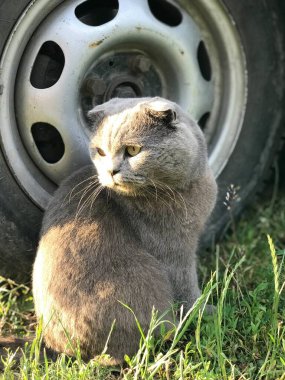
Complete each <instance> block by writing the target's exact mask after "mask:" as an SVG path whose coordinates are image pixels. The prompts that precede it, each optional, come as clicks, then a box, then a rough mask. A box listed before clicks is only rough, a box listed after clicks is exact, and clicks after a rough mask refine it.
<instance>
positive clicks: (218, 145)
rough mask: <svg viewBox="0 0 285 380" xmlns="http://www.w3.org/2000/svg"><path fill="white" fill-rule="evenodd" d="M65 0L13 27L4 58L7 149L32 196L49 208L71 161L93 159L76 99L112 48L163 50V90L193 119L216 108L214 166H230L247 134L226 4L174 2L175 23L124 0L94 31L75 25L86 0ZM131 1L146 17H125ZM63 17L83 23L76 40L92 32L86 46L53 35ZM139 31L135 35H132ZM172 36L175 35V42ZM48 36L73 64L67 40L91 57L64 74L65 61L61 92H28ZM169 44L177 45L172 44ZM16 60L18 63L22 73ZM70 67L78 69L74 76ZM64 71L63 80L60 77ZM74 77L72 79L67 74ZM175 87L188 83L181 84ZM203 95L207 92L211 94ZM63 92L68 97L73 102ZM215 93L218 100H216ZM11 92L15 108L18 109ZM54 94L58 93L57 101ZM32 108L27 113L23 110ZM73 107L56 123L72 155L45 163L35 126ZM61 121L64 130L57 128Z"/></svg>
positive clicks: (210, 130) (41, 7)
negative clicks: (206, 61) (206, 64)
mask: <svg viewBox="0 0 285 380" xmlns="http://www.w3.org/2000/svg"><path fill="white" fill-rule="evenodd" d="M60 3H62V1H52V2H51V1H47V0H38V1H37V2H35V4H34V5H32V6H30V8H29V9H28V11H26V12H25V13H24V14H23V15H22V17H21V18H20V20H19V21H18V23H17V25H16V26H15V31H14V33H12V34H11V38H10V39H9V41H8V43H7V45H6V48H5V51H4V54H3V56H2V60H1V64H0V67H1V69H2V73H3V74H2V82H3V88H4V91H3V94H2V96H1V97H0V102H1V103H0V109H1V111H0V122H1V141H2V148H3V151H4V153H5V156H6V159H7V161H8V163H9V165H10V167H11V169H12V171H13V173H14V175H15V177H16V178H17V180H18V182H19V184H20V185H21V187H22V188H23V189H24V190H25V191H26V192H27V194H28V195H29V196H30V197H31V199H32V200H33V201H34V202H35V203H36V204H37V205H38V206H40V207H41V208H43V209H44V208H45V207H46V205H47V204H48V201H49V199H50V197H51V196H52V193H53V191H54V189H55V188H56V185H55V184H56V183H58V182H59V181H60V179H61V178H62V177H64V176H66V175H67V174H68V173H70V172H71V171H73V170H74V168H75V167H79V166H81V165H83V164H84V163H87V162H88V157H87V155H86V154H85V153H84V152H87V149H86V148H87V133H86V122H85V120H84V116H83V112H82V107H81V98H80V96H81V95H80V89H81V87H82V83H83V82H84V80H85V79H86V77H87V76H88V75H89V73H90V71H92V67H93V66H94V62H95V64H96V62H97V61H99V60H100V59H102V57H104V56H108V54H111V53H110V52H114V51H115V52H116V53H118V52H119V51H128V49H129V51H132V52H134V51H138V52H139V54H141V53H142V54H145V55H148V56H151V57H152V59H154V60H155V57H156V53H157V52H160V54H158V55H160V56H161V59H160V60H159V59H158V61H157V62H158V63H156V64H157V66H158V69H157V70H158V71H159V70H160V73H159V74H160V75H161V83H162V88H164V90H163V91H162V93H161V94H159V95H162V96H166V97H169V98H171V100H174V101H177V102H178V103H179V104H180V105H181V106H182V107H183V108H185V109H186V110H188V111H189V112H190V113H191V114H192V115H194V117H195V118H196V119H197V120H198V119H200V118H201V116H203V115H205V114H207V112H209V113H210V117H209V120H208V124H207V127H206V129H205V134H206V137H207V139H208V142H209V160H210V164H211V166H212V168H213V171H214V173H215V175H216V177H217V176H218V175H219V174H220V173H221V172H222V170H223V168H224V167H225V165H226V164H227V162H228V160H229V158H230V155H231V153H232V151H233V149H234V146H235V143H236V141H237V139H238V136H239V133H240V130H241V126H242V122H243V114H244V110H245V105H246V86H247V81H246V65H245V58H244V54H243V50H242V45H241V42H240V39H239V36H238V33H237V31H236V29H235V27H234V24H233V22H232V20H231V17H230V15H229V13H228V12H227V10H226V9H225V8H224V7H223V6H222V4H220V2H218V1H215V2H211V4H210V5H209V4H208V2H207V1H206V0H200V1H199V2H198V1H196V2H191V3H190V2H188V1H182V0H180V1H179V3H174V2H173V4H174V5H175V7H176V8H177V9H178V10H179V12H181V14H182V16H183V22H181V23H180V24H179V25H178V26H170V25H167V24H165V20H164V21H163V22H162V21H160V20H157V18H156V17H155V16H154V14H153V13H152V12H151V11H147V10H148V9H149V3H148V2H147V1H145V0H140V1H139V2H136V3H135V5H134V2H132V1H131V0H120V1H119V11H118V12H117V15H116V16H115V17H114V18H113V19H112V20H111V21H108V22H106V23H104V24H103V25H100V26H96V27H94V28H93V31H92V32H91V29H92V27H90V26H86V25H85V24H83V23H82V22H78V20H77V21H76V17H75V12H74V10H75V9H76V7H77V6H78V5H79V4H81V3H83V1H79V0H76V1H66V2H64V3H63V4H60ZM132 6H136V11H137V12H138V9H140V12H141V14H140V16H141V17H139V18H138V19H139V20H140V21H134V22H131V23H130V22H127V21H126V20H128V16H129V14H130V13H129V12H130V10H131V11H133V9H132V8H131V7H132ZM120 12H121V13H120ZM205 15H206V16H205ZM46 17H47V20H46V21H45V22H46V23H47V22H48V23H49V25H50V27H49V28H45V26H44V25H45V24H44V22H43V23H42V20H43V19H44V18H46ZM68 17H70V18H68ZM60 19H61V20H62V21H61V22H60V21H59V20H60ZM51 20H52V21H51ZM63 20H64V21H63ZM185 20H186V21H185ZM64 22H65V23H67V24H68V22H69V28H72V23H74V22H78V29H79V32H78V35H76V38H77V40H78V41H79V40H80V38H81V37H82V35H85V34H84V33H86V35H87V34H88V38H87V37H86V40H85V42H84V44H85V45H84V44H83V43H82V42H78V44H77V45H76V44H75V43H74V40H76V38H73V40H72V41H70V40H69V39H68V38H69V36H68V33H66V31H65V33H64V34H63V36H61V37H60V38H61V41H59V40H56V38H55V37H54V36H55V35H56V33H58V34H59V30H60V28H63V25H64ZM81 24H82V25H81ZM118 25H119V27H118ZM146 26H147V27H148V28H146ZM115 27H116V28H117V29H116V35H115V34H114V33H113V29H114V28H115ZM36 28H37V32H36V33H35V34H34V35H33V45H32V44H29V40H30V38H31V36H32V34H33V32H34V31H35V30H36ZM44 28H45V29H44ZM112 28H113V29H112ZM139 28H141V29H139ZM142 28H145V30H146V31H145V32H142ZM178 29H179V30H178ZM67 30H68V28H67ZM118 30H119V33H118ZM134 31H136V32H135V33H134ZM187 31H188V34H187V33H186V32H187ZM190 32H191V33H190ZM45 33H46V36H45ZM92 33H93V35H92ZM108 33H109V34H108ZM131 33H132V34H131ZM52 34H54V36H53V35H52ZM170 34H171V35H172V39H170ZM106 35H107V38H106ZM130 35H131V37H130ZM156 35H157V36H156ZM50 36H52V38H51V37H50ZM80 36H81V37H80ZM100 36H101V37H102V36H103V37H104V38H105V42H104V43H101V44H100V45H96V44H95V45H94V47H95V49H94V47H93V50H95V51H92V53H90V51H89V52H87V53H86V52H85V50H84V49H85V48H84V46H89V45H90V44H91V43H92V42H93V43H94V42H98V41H100V40H102V38H101V37H100ZM189 36H190V37H189ZM63 37H64V38H63ZM49 40H53V41H54V40H56V41H55V42H56V43H58V44H59V45H61V46H60V47H61V48H62V49H63V53H64V58H65V62H67V63H69V62H72V59H73V58H74V55H72V54H71V53H68V49H65V48H63V46H64V44H66V45H68V43H70V44H71V45H72V44H73V47H76V48H77V54H78V51H79V50H80V49H81V50H80V52H81V54H82V55H84V54H86V58H84V59H81V63H80V67H79V68H78V69H76V66H75V65H73V64H71V65H70V67H69V71H68V70H67V69H66V71H67V72H66V73H65V72H64V70H65V68H66V66H64V68H63V71H62V74H61V77H60V78H66V79H64V81H63V82H62V83H63V84H64V85H65V86H63V85H62V83H61V86H58V87H60V89H59V90H57V91H59V92H55V91H54V89H55V88H56V86H54V85H53V86H51V87H49V89H52V91H49V90H47V89H46V88H45V89H37V91H35V90H34V88H32V90H31V87H33V86H31V84H30V78H31V70H32V69H31V67H32V65H33V63H34V62H35V57H36V56H37V54H38V52H39V49H40V47H41V46H42V44H43V43H44V41H49ZM94 40H95V41H94ZM189 40H191V41H189ZM19 41H21V44H19ZM106 41H107V43H106ZM169 41H171V42H172V47H171V45H170V44H169ZM201 41H203V43H204V44H205V46H206V47H207V52H208V55H209V56H210V64H211V70H212V76H211V79H210V80H205V78H204V77H203V73H202V72H201V71H202V70H201V65H200V63H199V61H198V59H197V49H198V45H199V44H200V42H201ZM26 44H27V46H26ZM114 46H119V48H116V49H115V48H114ZM189 46H190V47H189ZM86 49H87V48H86ZM90 49H91V48H90ZM87 50H88V49H87ZM82 55H81V57H82ZM153 57H154V58H153ZM167 58H168V60H169V61H170V63H168V64H167V65H164V69H161V67H160V66H159V65H161V63H160V62H162V61H165V60H166V59H167ZM170 58H171V59H170ZM11 62H12V64H11ZM185 62H186V64H185ZM20 63H21V69H20V70H19V71H18V68H19V65H20ZM153 66H154V64H153ZM29 68H30V69H29ZM189 69H190V70H189ZM175 70H176V72H175ZM72 71H76V74H75V75H74V76H73V77H72V75H71V74H72ZM177 73H178V74H177ZM65 74H66V77H64V75H65ZM16 75H18V76H17V81H18V84H17V86H16V89H15V78H16ZM167 75H172V82H178V85H177V87H176V88H175V89H174V91H172V92H171V89H170V85H169V84H168V85H167V84H165V82H167ZM175 76H176V77H175ZM68 78H69V84H68ZM70 78H73V79H72V80H70ZM173 79H174V80H173ZM19 81H20V84H19ZM187 81H188V82H187ZM179 83H188V84H187V85H180V84H179ZM189 83H190V84H189ZM67 85H68V86H69V87H68V89H67V88H66V86H67ZM163 86H164V87H163ZM67 90H68V91H67ZM14 91H15V92H14ZM44 92H45V93H48V92H49V97H47V98H46V99H45V98H44V95H43V94H44ZM203 92H204V93H205V92H207V96H205V95H204V94H203ZM64 93H69V94H71V95H70V97H69V99H68V98H67V96H65V95H64ZM209 94H210V95H209ZM218 94H219V96H217V95H218ZM14 95H15V97H16V106H15V105H14ZM142 95H145V94H142ZM52 98H54V99H53V100H52ZM33 99H34V100H36V101H37V103H36V107H38V110H37V115H36V118H35V119H32V118H31V114H32V113H33V112H32V109H33V108H32V107H33V106H35V102H33ZM49 99H50V100H51V101H50V102H49ZM59 99H60V101H59ZM44 101H47V102H48V103H49V107H50V108H49V109H50V110H51V111H48V112H46V111H45V109H44V105H45V102H44ZM195 102H196V103H195ZM38 104H39V105H40V106H38ZM56 107H58V109H56ZM46 108H47V107H46ZM27 110H28V111H29V114H27V112H26V111H27ZM68 110H69V111H70V116H69V117H70V119H68V118H67V119H64V122H65V124H64V127H59V132H60V134H61V135H62V136H63V140H64V148H65V150H64V154H63V157H64V155H66V154H67V153H66V152H70V151H72V152H73V155H70V156H68V157H67V158H65V157H64V158H65V164H63V162H64V160H63V159H62V158H60V159H59V160H58V161H57V162H56V163H47V162H46V160H45V159H43V157H42V155H41V154H40V152H39V149H38V147H37V146H35V143H34V141H33V139H34V136H33V135H32V133H31V126H32V124H34V123H36V122H38V123H50V124H51V125H52V124H53V121H52V119H53V118H54V119H57V120H56V123H55V124H57V123H59V122H61V120H62V119H60V116H57V117H55V114H56V112H58V115H60V112H62V111H68ZM43 113H45V117H44V118H39V117H38V116H39V115H42V114H43ZM7 120H8V123H7ZM68 121H69V122H70V123H69V126H70V124H71V121H72V123H73V124H72V125H73V126H72V128H71V131H72V133H70V134H68V129H67V127H66V125H67V124H68ZM78 126H79V129H78ZM56 127H57V128H58V126H56ZM75 142H76V144H79V150H76V149H77V147H78V145H76V144H75ZM78 142H79V143H78ZM78 152H79V153H78ZM82 152H83V153H82ZM77 156H80V159H78V161H76V165H75V167H73V164H72V163H73V161H74V157H77ZM64 165H65V166H64Z"/></svg>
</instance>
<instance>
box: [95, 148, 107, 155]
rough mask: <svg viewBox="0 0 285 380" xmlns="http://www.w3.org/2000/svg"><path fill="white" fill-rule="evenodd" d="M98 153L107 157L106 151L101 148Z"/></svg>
mask: <svg viewBox="0 0 285 380" xmlns="http://www.w3.org/2000/svg"><path fill="white" fill-rule="evenodd" d="M97 152H98V154H99V155H100V156H103V157H104V156H106V153H105V152H104V150H102V149H101V148H97Z"/></svg>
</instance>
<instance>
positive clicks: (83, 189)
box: [69, 181, 100, 202]
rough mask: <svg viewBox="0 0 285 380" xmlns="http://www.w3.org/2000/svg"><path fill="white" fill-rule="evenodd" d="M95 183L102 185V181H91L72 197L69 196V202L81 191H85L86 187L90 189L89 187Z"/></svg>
mask: <svg viewBox="0 0 285 380" xmlns="http://www.w3.org/2000/svg"><path fill="white" fill-rule="evenodd" d="M94 184H96V185H100V182H99V181H92V182H91V183H89V184H88V185H86V186H85V187H83V188H82V189H81V190H79V191H77V192H76V193H75V194H73V196H72V197H69V202H70V201H71V199H73V198H75V197H76V196H77V195H79V194H80V193H82V192H83V191H85V190H86V189H88V188H89V187H92V186H93V185H94Z"/></svg>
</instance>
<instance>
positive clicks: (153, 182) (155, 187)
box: [150, 179, 157, 201]
mask: <svg viewBox="0 0 285 380" xmlns="http://www.w3.org/2000/svg"><path fill="white" fill-rule="evenodd" d="M150 181H151V183H152V184H153V186H154V188H155V193H156V201H157V187H156V186H155V183H154V181H153V180H152V179H150Z"/></svg>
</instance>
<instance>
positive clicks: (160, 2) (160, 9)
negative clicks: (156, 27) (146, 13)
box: [148, 0, 183, 26]
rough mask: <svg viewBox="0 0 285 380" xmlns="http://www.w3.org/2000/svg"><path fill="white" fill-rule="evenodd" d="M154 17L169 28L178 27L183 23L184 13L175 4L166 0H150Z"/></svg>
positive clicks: (149, 3)
mask: <svg viewBox="0 0 285 380" xmlns="http://www.w3.org/2000/svg"><path fill="white" fill-rule="evenodd" d="M148 5H149V8H150V10H151V13H152V14H153V15H154V17H155V18H156V19H157V20H159V21H161V22H163V23H164V24H166V25H169V26H178V25H179V24H181V22H182V18H183V17H182V13H181V12H180V10H179V9H178V8H177V7H175V6H174V5H173V4H171V3H168V2H167V1H165V0H148Z"/></svg>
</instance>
